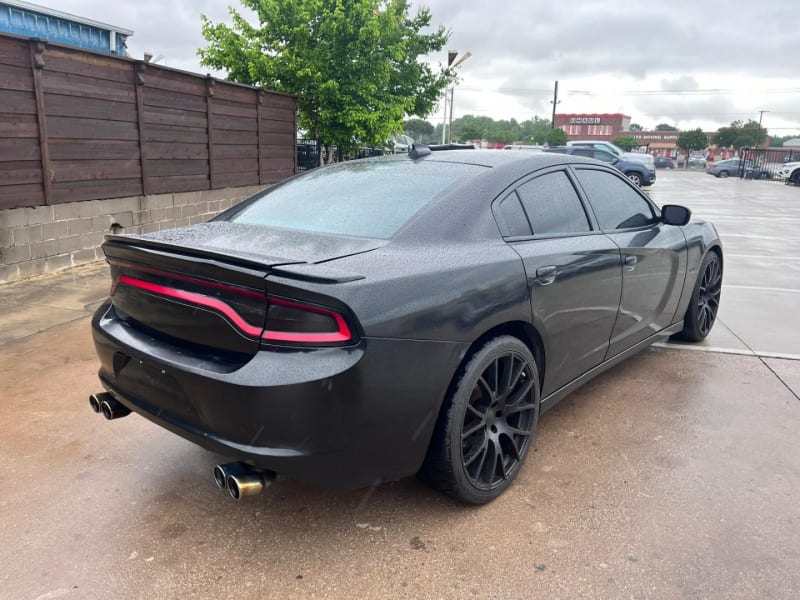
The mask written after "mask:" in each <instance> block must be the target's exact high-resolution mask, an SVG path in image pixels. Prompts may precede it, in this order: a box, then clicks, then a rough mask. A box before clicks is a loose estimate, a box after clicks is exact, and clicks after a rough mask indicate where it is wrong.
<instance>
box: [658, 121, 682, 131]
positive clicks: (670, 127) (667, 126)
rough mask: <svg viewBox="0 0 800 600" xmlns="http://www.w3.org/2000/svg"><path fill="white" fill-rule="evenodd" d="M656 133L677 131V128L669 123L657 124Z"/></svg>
mask: <svg viewBox="0 0 800 600" xmlns="http://www.w3.org/2000/svg"><path fill="white" fill-rule="evenodd" d="M656 131H678V128H677V127H675V126H673V125H670V124H669V123H659V124H658V125H656Z"/></svg>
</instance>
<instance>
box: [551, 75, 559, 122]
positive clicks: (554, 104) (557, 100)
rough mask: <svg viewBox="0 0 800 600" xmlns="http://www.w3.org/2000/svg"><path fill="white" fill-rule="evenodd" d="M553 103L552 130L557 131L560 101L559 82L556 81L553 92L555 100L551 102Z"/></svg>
mask: <svg viewBox="0 0 800 600" xmlns="http://www.w3.org/2000/svg"><path fill="white" fill-rule="evenodd" d="M551 103H552V105H553V118H552V119H551V121H550V129H555V128H556V104H558V103H559V99H558V81H556V87H555V89H554V90H553V99H552V100H551Z"/></svg>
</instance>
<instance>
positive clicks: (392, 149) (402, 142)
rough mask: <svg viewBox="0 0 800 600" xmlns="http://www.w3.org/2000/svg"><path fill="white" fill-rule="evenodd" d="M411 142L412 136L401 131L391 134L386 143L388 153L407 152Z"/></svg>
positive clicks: (412, 140) (412, 141)
mask: <svg viewBox="0 0 800 600" xmlns="http://www.w3.org/2000/svg"><path fill="white" fill-rule="evenodd" d="M413 143H414V138H412V137H410V136H408V135H405V134H402V133H401V134H398V135H393V136H392V137H390V138H389V143H388V144H387V146H388V150H389V154H408V149H409V148H411V144H413Z"/></svg>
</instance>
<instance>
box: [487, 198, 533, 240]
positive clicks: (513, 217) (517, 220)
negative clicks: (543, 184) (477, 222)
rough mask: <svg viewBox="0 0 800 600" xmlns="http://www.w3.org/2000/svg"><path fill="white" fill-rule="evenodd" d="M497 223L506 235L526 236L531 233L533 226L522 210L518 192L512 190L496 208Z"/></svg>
mask: <svg viewBox="0 0 800 600" xmlns="http://www.w3.org/2000/svg"><path fill="white" fill-rule="evenodd" d="M495 214H496V215H497V224H498V225H499V226H500V231H502V232H503V235H504V236H505V237H524V236H528V235H531V226H530V224H529V223H528V217H526V216H525V211H524V210H522V204H520V203H519V196H517V193H516V192H511V193H510V194H509V195H508V196H506V197H505V198H503V200H502V202H500V205H499V206H498V207H497V209H496V210H495Z"/></svg>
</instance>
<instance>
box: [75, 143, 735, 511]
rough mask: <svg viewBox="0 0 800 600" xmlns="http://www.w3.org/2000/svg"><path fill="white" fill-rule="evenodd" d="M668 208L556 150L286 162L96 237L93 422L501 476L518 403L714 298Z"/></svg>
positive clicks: (702, 314) (643, 340)
mask: <svg viewBox="0 0 800 600" xmlns="http://www.w3.org/2000/svg"><path fill="white" fill-rule="evenodd" d="M690 216H691V215H690V212H689V210H688V209H686V208H683V207H680V206H676V205H669V206H664V207H661V208H660V209H659V208H658V207H656V206H655V205H654V204H653V203H652V202H651V201H650V200H649V198H648V197H647V196H646V195H645V194H643V193H642V192H640V191H639V190H638V189H637V188H636V187H635V186H633V185H632V184H631V183H630V182H629V181H628V180H627V179H626V178H625V177H624V176H622V175H621V174H620V173H619V172H618V171H617V170H615V169H613V168H611V167H608V166H606V165H605V164H603V163H600V162H598V161H593V160H590V159H582V158H578V157H572V156H567V155H562V154H531V155H529V154H526V153H521V152H516V153H514V152H491V151H477V150H463V149H459V150H449V151H441V152H431V151H430V150H429V149H428V148H425V147H421V148H417V147H414V148H412V150H411V152H410V155H409V156H392V157H385V158H378V159H368V160H361V161H354V162H349V163H343V164H338V165H335V166H331V167H325V168H321V169H316V170H313V171H310V172H307V173H305V174H303V175H301V176H298V177H294V178H292V179H290V180H288V181H286V182H284V183H282V184H280V185H277V186H275V187H273V188H270V189H269V190H267V191H265V192H262V193H260V194H257V195H256V196H254V197H252V198H250V199H248V200H246V201H244V202H242V203H241V204H239V205H238V206H236V207H234V208H232V209H230V210H228V211H226V212H224V213H222V214H221V215H219V216H218V217H217V218H215V219H213V220H212V221H210V222H208V223H204V224H200V225H194V226H190V227H184V228H179V229H173V230H168V231H161V232H159V233H154V234H148V235H125V236H109V237H108V238H107V240H106V242H105V244H104V246H103V248H104V250H105V254H106V256H107V259H108V262H109V264H110V266H111V275H112V287H111V295H110V298H109V299H108V301H106V302H105V304H103V305H102V306H101V307H100V309H99V310H98V311H97V313H96V314H95V316H94V319H93V321H92V327H93V334H94V342H95V345H96V348H97V353H98V355H99V358H100V363H101V367H100V373H99V375H100V380H101V382H102V385H103V387H104V388H105V390H106V391H104V392H101V393H98V394H95V395H93V396H92V397H91V398H90V402H91V404H92V407H93V408H94V409H95V410H96V411H97V412H102V413H103V414H104V415H105V416H106V417H107V418H112V419H113V418H116V417H119V416H125V415H127V414H129V413H130V412H131V411H135V412H137V413H139V414H140V415H142V416H144V417H146V418H148V419H150V420H152V421H153V422H155V423H157V424H158V425H161V426H162V427H165V428H166V429H168V430H170V431H173V432H174V433H177V434H178V435H181V436H183V437H184V438H187V439H189V440H191V441H193V442H196V443H197V444H199V445H201V446H203V447H205V448H207V449H209V450H212V451H214V452H217V453H219V454H222V455H225V456H228V457H230V459H231V462H229V463H226V464H221V465H219V466H218V467H217V468H216V469H215V478H216V480H217V483H218V484H219V485H220V487H223V488H228V490H229V492H230V493H231V495H233V496H234V497H236V498H238V497H242V496H246V495H250V494H253V493H256V492H258V491H260V490H261V489H263V487H264V486H265V485H266V484H268V483H269V482H270V481H271V480H272V479H273V478H274V476H275V474H276V473H278V474H282V475H286V476H289V477H293V478H297V479H300V480H304V481H307V482H311V483H313V484H316V485H319V486H323V487H328V488H356V487H361V486H369V485H374V484H377V483H379V482H382V481H390V480H396V479H399V478H402V477H406V476H409V475H412V474H415V473H417V474H419V475H420V476H421V477H422V478H423V479H424V480H425V481H427V482H429V483H430V484H431V485H433V486H434V487H436V488H438V489H440V490H443V491H444V492H446V493H448V494H451V495H453V496H455V497H457V498H460V499H461V500H464V501H467V502H472V503H482V502H487V501H490V500H492V499H494V498H496V497H497V496H498V495H499V494H500V493H502V492H503V490H504V489H505V488H506V487H508V485H509V484H510V483H511V482H512V480H513V479H514V477H515V476H516V474H517V473H518V472H519V470H520V467H521V465H522V463H523V461H524V460H525V456H526V454H527V453H528V449H529V448H530V446H531V443H532V439H533V436H534V433H535V430H536V425H537V422H538V419H539V415H540V414H541V412H542V411H544V410H547V409H548V408H550V407H551V406H553V405H554V404H555V403H556V402H558V401H559V400H560V399H561V398H563V397H564V396H565V395H566V394H568V393H569V392H571V391H572V390H574V389H576V388H577V387H578V386H580V385H582V384H583V383H585V382H587V381H588V380H589V379H591V378H592V377H594V376H595V375H597V374H598V373H600V372H602V371H604V370H605V369H607V368H609V367H611V366H613V365H615V364H617V363H619V362H620V361H622V360H623V359H625V358H627V357H629V356H631V355H632V354H633V353H635V352H637V351H639V350H641V349H643V348H645V347H647V346H648V345H650V344H652V343H653V342H655V341H657V340H659V339H662V338H664V337H666V336H670V335H678V336H681V337H682V338H683V339H686V340H690V341H698V340H701V339H703V338H705V337H706V335H708V333H709V331H710V329H711V327H712V325H713V324H714V320H715V318H716V315H717V310H718V307H719V301H720V290H721V283H722V262H723V259H722V247H721V244H720V240H719V238H718V236H717V233H716V231H715V229H714V227H713V226H712V225H710V224H708V223H702V222H695V221H691V222H690Z"/></svg>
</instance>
